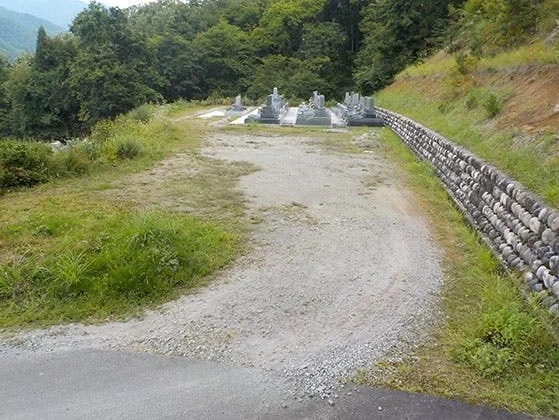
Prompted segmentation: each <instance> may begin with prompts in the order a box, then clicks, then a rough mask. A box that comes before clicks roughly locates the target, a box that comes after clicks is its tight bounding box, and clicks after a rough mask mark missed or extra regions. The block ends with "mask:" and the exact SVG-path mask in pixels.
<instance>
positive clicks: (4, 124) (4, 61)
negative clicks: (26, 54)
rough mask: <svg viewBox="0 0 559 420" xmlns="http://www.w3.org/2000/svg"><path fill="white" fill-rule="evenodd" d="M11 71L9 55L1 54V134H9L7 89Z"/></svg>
mask: <svg viewBox="0 0 559 420" xmlns="http://www.w3.org/2000/svg"><path fill="white" fill-rule="evenodd" d="M9 71H10V63H9V62H8V57H6V56H5V55H3V54H0V135H7V134H9V132H10V131H9V125H8V124H9V118H8V115H9V109H10V108H9V107H10V105H9V102H8V92H7V90H6V81H7V80H8V76H9Z"/></svg>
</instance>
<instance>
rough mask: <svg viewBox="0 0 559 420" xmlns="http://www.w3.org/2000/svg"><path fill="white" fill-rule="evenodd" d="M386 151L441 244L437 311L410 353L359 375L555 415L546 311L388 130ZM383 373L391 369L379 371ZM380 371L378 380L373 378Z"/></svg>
mask: <svg viewBox="0 0 559 420" xmlns="http://www.w3.org/2000/svg"><path fill="white" fill-rule="evenodd" d="M381 142H382V143H383V145H384V148H385V151H386V154H387V155H388V157H389V158H390V159H391V160H393V161H395V162H396V163H397V164H398V166H399V168H400V169H401V173H402V176H403V177H404V179H405V180H406V182H407V183H408V184H409V185H410V186H411V187H412V188H413V189H414V190H415V191H416V193H417V197H418V200H419V202H420V205H421V207H422V209H423V211H424V213H425V214H426V215H427V216H428V217H429V218H430V219H431V220H432V226H433V234H434V236H435V238H436V239H437V241H438V242H439V243H440V244H441V245H442V247H443V249H444V250H445V257H444V266H445V273H446V281H445V287H444V290H443V291H442V296H441V306H442V310H443V313H444V315H445V316H444V318H443V320H444V321H442V322H441V324H440V325H439V327H437V329H436V331H434V332H433V341H432V342H430V343H425V344H423V346H422V347H420V349H419V350H418V351H417V353H416V354H415V355H413V356H412V357H409V358H406V359H404V360H403V361H400V362H391V361H384V362H383V363H380V366H379V370H380V371H383V372H385V374H384V375H379V373H378V372H372V373H369V372H368V373H363V372H362V373H361V375H360V377H359V381H360V382H365V383H369V384H375V385H379V384H380V385H386V386H390V387H393V388H397V389H402V390H406V391H411V392H424V393H428V394H433V395H443V396H446V397H452V398H460V399H465V400H468V401H471V402H473V403H479V404H489V405H492V406H496V407H503V408H506V409H509V410H512V411H520V412H526V413H531V414H537V415H551V416H557V415H559V400H558V399H557V389H559V348H558V346H557V343H556V342H555V341H554V339H553V337H552V335H551V334H550V333H549V330H548V329H547V328H546V326H545V325H544V323H543V322H542V319H543V320H545V319H549V318H548V315H547V313H546V312H545V311H544V310H543V309H542V308H540V307H538V305H537V304H536V303H535V302H532V303H528V302H527V301H526V300H525V299H524V298H522V297H521V295H520V293H519V284H520V283H519V282H520V281H519V279H517V278H516V277H514V276H510V275H507V274H506V273H504V272H502V270H501V269H500V266H499V265H498V263H497V261H496V260H495V259H494V258H493V257H492V254H491V252H490V250H489V249H488V248H487V247H486V246H485V245H484V244H483V243H481V241H480V239H479V237H478V235H477V234H476V233H475V232H474V231H473V230H472V229H471V228H470V227H469V226H468V225H467V224H466V222H465V220H464V219H463V216H462V214H461V213H460V212H459V211H458V210H457V209H456V207H455V206H454V204H453V202H452V201H451V199H450V198H449V197H448V195H447V193H446V192H445V190H444V189H443V187H442V185H441V183H440V181H439V180H438V178H437V177H436V175H435V174H434V171H433V170H432V168H431V167H430V166H428V165H427V164H426V163H423V162H420V161H418V160H417V159H416V158H415V156H414V155H413V154H412V153H411V151H409V149H408V148H407V147H406V146H405V144H404V143H402V142H401V140H400V139H399V138H398V137H396V136H395V135H394V134H393V133H392V132H390V131H389V130H387V129H383V130H382V136H381ZM386 372H391V374H388V375H386ZM379 378H380V379H379Z"/></svg>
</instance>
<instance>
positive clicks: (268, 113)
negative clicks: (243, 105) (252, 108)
mask: <svg viewBox="0 0 559 420" xmlns="http://www.w3.org/2000/svg"><path fill="white" fill-rule="evenodd" d="M286 111H287V102H285V99H284V97H283V96H282V95H280V94H279V93H278V88H277V87H275V88H274V90H273V92H272V94H271V95H268V96H267V97H266V103H265V104H264V105H262V107H260V109H259V110H258V113H257V114H256V115H249V116H248V118H247V119H246V120H245V123H250V122H257V123H261V124H280V123H281V120H282V119H283V117H284V115H285V112H286Z"/></svg>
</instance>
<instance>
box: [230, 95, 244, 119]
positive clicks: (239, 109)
mask: <svg viewBox="0 0 559 420" xmlns="http://www.w3.org/2000/svg"><path fill="white" fill-rule="evenodd" d="M245 111H246V107H244V106H243V102H242V100H241V95H237V96H236V97H235V103H234V104H233V106H232V107H231V108H229V109H228V110H227V111H226V113H225V114H226V115H238V114H242V113H243V112H245Z"/></svg>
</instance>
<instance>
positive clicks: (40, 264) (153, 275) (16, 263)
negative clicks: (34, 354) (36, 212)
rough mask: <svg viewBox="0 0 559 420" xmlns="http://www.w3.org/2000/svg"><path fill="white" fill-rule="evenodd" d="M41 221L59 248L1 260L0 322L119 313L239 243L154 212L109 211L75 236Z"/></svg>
mask: <svg viewBox="0 0 559 420" xmlns="http://www.w3.org/2000/svg"><path fill="white" fill-rule="evenodd" d="M41 222H42V223H45V221H41ZM46 223H47V225H44V224H42V225H40V226H39V227H38V228H35V234H40V235H46V236H47V237H48V239H50V240H53V241H56V242H57V244H58V246H55V247H53V248H51V249H50V250H49V252H46V253H40V254H23V255H19V256H17V257H15V258H14V259H13V260H12V261H10V262H9V263H6V264H2V265H0V326H2V325H3V326H7V325H11V324H16V323H21V322H22V320H24V321H25V322H34V321H39V320H40V321H48V320H52V319H55V320H57V321H72V320H80V319H84V318H88V317H92V316H99V314H102V315H120V314H125V313H126V312H127V311H130V309H131V308H134V307H137V306H138V305H141V304H146V303H153V302H162V301H164V300H165V298H168V297H169V296H170V295H171V294H172V293H173V291H174V290H176V288H177V287H187V288H189V287H194V286H196V285H198V284H200V282H201V281H202V280H203V278H204V277H205V276H207V275H208V274H210V273H211V272H213V271H215V270H216V269H218V268H220V267H222V266H224V265H225V264H227V263H228V262H229V261H230V260H231V259H232V258H233V256H234V253H235V249H236V244H237V238H236V236H235V235H234V234H232V233H229V232H226V231H224V230H223V229H221V228H220V227H218V226H217V225H215V224H212V223H207V222H201V221H200V220H198V219H196V218H193V217H190V216H189V217H184V216H178V215H172V216H170V215H167V214H164V213H159V212H152V213H147V214H136V215H134V214H129V213H123V214H118V215H114V216H113V217H111V218H109V219H107V220H104V221H103V224H102V226H101V225H99V226H91V228H92V229H91V233H90V234H89V236H87V237H80V238H76V237H73V235H74V234H73V229H72V228H71V222H70V223H66V226H58V227H57V226H56V223H54V225H53V226H49V225H48V223H49V222H48V221H46ZM90 223H99V222H98V221H96V217H94V218H92V219H91V220H90ZM50 224H51V225H52V223H50ZM30 227H31V226H30ZM37 232H39V233H37ZM69 243H73V244H74V245H73V246H68V245H69Z"/></svg>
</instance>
